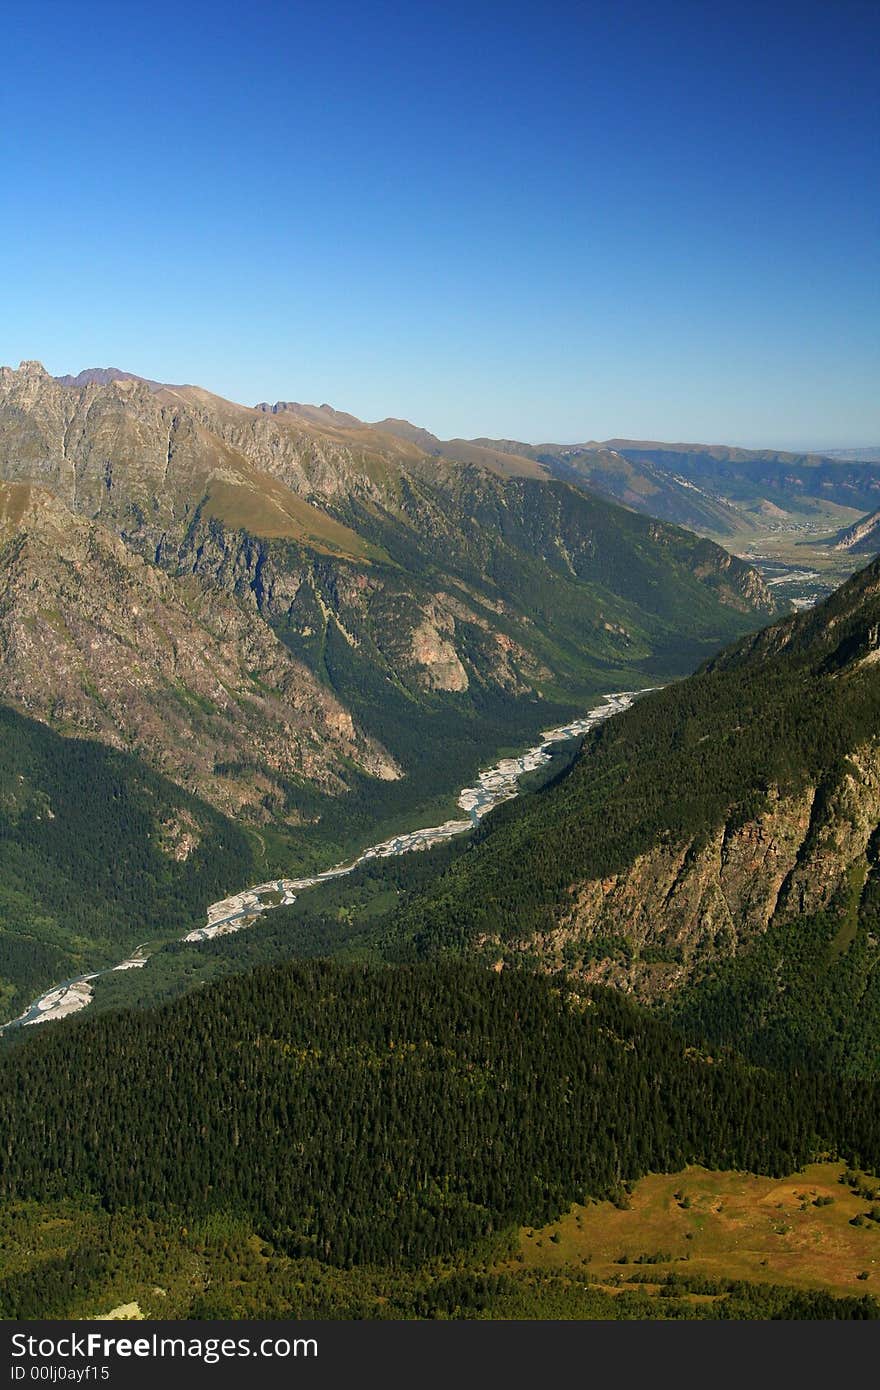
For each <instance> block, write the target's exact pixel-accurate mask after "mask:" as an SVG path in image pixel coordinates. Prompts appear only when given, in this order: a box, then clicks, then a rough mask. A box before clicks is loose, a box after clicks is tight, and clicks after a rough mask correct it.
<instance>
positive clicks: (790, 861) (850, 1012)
mask: <svg viewBox="0 0 880 1390" xmlns="http://www.w3.org/2000/svg"><path fill="white" fill-rule="evenodd" d="M878 633H880V562H874V563H872V564H871V565H869V566H868V567H867V568H866V569H865V570H863V571H861V572H860V573H859V574H857V575H856V576H855V577H854V578H853V579H852V580H851V581H849V582H848V583H847V584H846V585H844V586H843V588H842V589H840V590H839V591H837V592H836V593H835V594H834V595H832V597H831V598H830V599H829V600H827V601H826V602H825V603H824V604H823V605H821V607H819V608H816V609H815V610H812V611H811V612H808V613H804V614H800V615H797V616H795V617H793V618H789V619H786V620H785V621H783V622H782V623H779V624H776V625H775V626H772V627H770V628H767V629H764V630H763V631H762V632H760V633H758V634H756V635H755V636H754V637H750V638H746V639H744V640H743V641H742V642H741V643H739V644H738V645H736V646H734V647H732V648H730V649H729V650H728V651H726V652H724V653H722V654H721V655H720V656H719V657H718V658H717V659H715V660H713V661H711V662H709V663H708V664H707V665H706V666H705V667H704V668H703V669H702V670H701V671H700V672H698V673H697V674H696V675H695V676H692V677H690V678H689V679H688V680H686V681H684V682H682V683H681V684H679V685H676V686H673V687H670V688H667V689H666V690H664V691H661V692H659V693H657V694H654V695H649V696H646V697H644V698H643V699H642V700H640V701H638V702H637V703H636V705H635V706H634V707H633V708H632V709H631V710H629V711H628V712H626V713H625V714H623V715H621V716H619V717H617V718H615V719H613V720H611V721H609V722H608V723H607V724H606V725H603V726H602V728H601V729H600V730H598V731H597V732H596V733H595V734H594V735H592V736H591V737H590V738H589V739H588V740H587V741H586V743H585V746H584V749H583V752H582V754H581V756H580V758H579V759H578V761H577V763H576V764H575V766H574V768H573V769H572V771H571V772H570V773H569V774H568V775H567V776H566V777H564V778H563V779H562V781H560V782H559V783H558V784H557V785H556V786H555V787H553V788H551V789H550V790H548V791H547V792H545V793H543V794H541V795H539V796H536V797H533V798H531V800H530V801H527V802H524V803H522V804H520V803H516V804H514V805H512V806H510V807H509V808H503V809H502V810H501V811H500V812H498V813H497V814H496V815H495V816H494V817H493V818H492V819H491V821H490V822H489V823H488V824H487V825H486V827H485V829H484V831H483V834H482V837H481V842H480V843H479V844H478V845H477V846H476V847H475V848H474V849H473V850H472V852H471V853H470V854H468V855H466V856H464V857H463V858H462V859H461V860H460V861H458V862H457V863H455V864H454V865H453V866H452V867H451V868H450V869H449V870H448V871H447V873H446V875H445V876H444V877H443V878H442V879H441V880H440V882H439V883H438V885H437V888H436V890H435V891H434V892H431V893H429V894H428V895H427V898H426V900H425V901H423V902H422V903H421V904H420V905H418V906H417V907H416V908H414V909H413V910H412V911H411V912H410V913H409V917H408V919H407V921H406V922H405V923H404V924H403V926H404V927H405V930H406V931H407V932H408V933H409V936H410V939H411V940H412V941H413V943H414V949H416V951H418V952H424V951H427V952H432V951H435V950H437V949H444V948H449V947H452V948H461V946H463V945H470V946H473V945H477V946H478V947H479V948H480V950H481V951H482V952H483V953H484V954H485V955H487V956H488V957H489V958H491V959H503V960H507V961H509V962H514V961H517V960H524V961H531V962H533V963H536V964H540V965H541V966H542V967H544V968H547V967H550V968H558V967H563V966H564V967H565V968H567V969H568V970H570V971H572V972H573V973H574V975H575V976H576V977H578V978H581V979H584V980H589V981H602V982H605V983H612V984H615V985H618V986H620V987H623V988H626V989H632V990H635V991H636V992H637V993H638V994H639V995H640V996H641V997H642V998H643V999H645V1000H649V1001H655V1002H662V1001H665V1000H667V999H669V998H670V997H671V996H674V995H676V994H677V993H679V992H684V991H687V990H690V991H695V990H697V989H698V988H700V987H701V982H702V985H705V984H706V982H708V981H710V980H712V978H713V977H716V978H717V975H718V971H719V970H720V969H722V967H723V963H724V962H725V961H730V960H732V959H734V958H736V957H739V956H742V957H743V959H745V958H746V957H747V956H748V953H749V951H750V950H751V949H755V948H756V943H761V942H762V941H764V942H768V941H770V942H771V943H772V950H771V952H770V955H769V956H768V955H767V954H766V951H767V950H768V949H769V948H767V947H766V946H762V950H764V951H765V955H764V956H763V957H762V960H763V961H764V964H763V966H762V978H764V976H766V973H767V971H770V972H771V974H772V971H773V970H774V969H775V968H776V965H778V964H779V962H780V960H781V959H783V958H787V959H788V960H789V961H791V960H792V959H794V958H795V957H794V955H793V954H792V953H793V952H794V953H795V955H796V954H797V953H798V952H801V953H802V954H803V953H806V955H808V956H809V960H808V962H807V963H806V964H805V963H804V962H802V963H801V964H802V968H799V970H798V971H797V972H795V974H796V976H797V978H796V979H794V977H792V989H793V990H794V993H795V994H796V996H797V997H796V999H794V1001H793V1002H791V1009H790V1012H791V1014H792V1016H791V1018H790V1019H789V1034H790V1036H789V1038H788V1042H787V1043H786V1044H785V1046H783V1044H782V1041H781V1040H780V1038H779V1036H778V1035H777V1036H776V1037H770V1035H769V1034H767V1033H766V1030H765V1033H764V1034H763V1035H762V1036H763V1042H762V1041H761V1040H760V1039H759V1038H758V1033H759V1032H760V1029H759V1028H758V1022H759V1020H758V1019H757V1018H756V1017H755V1016H754V1015H753V1014H750V1013H749V1010H747V1009H744V1008H743V1007H742V1001H740V1004H738V1005H734V1003H733V1002H732V996H731V994H730V990H734V992H735V985H736V982H735V981H731V980H729V981H728V985H729V989H728V994H727V996H726V1000H725V1002H724V1003H723V1004H722V1002H721V1000H720V998H719V999H718V1000H717V1001H716V1003H717V1007H716V1008H715V1014H714V1016H715V1018H716V1022H717V1019H718V1018H719V1017H720V1016H721V1013H722V1012H724V1011H726V1015H725V1016H726V1018H727V1029H726V1032H725V1034H724V1036H725V1038H726V1040H727V1041H729V1042H733V1041H735V1042H736V1044H737V1045H739V1046H746V1047H748V1046H750V1045H752V1044H753V1045H754V1046H755V1048H756V1049H757V1052H756V1055H762V1054H761V1048H762V1047H764V1046H766V1047H767V1048H768V1050H769V1052H770V1053H772V1054H773V1060H779V1058H780V1056H784V1060H785V1061H786V1063H788V1064H793V1063H796V1062H797V1060H798V1059H800V1060H801V1061H803V1060H804V1057H805V1056H806V1055H807V1054H808V1053H810V1052H811V1049H812V1054H811V1055H815V1057H817V1058H819V1059H820V1060H821V1059H822V1058H824V1062H823V1065H824V1063H827V1060H828V1056H829V1055H830V1054H831V1053H834V1055H835V1058H836V1061H837V1062H839V1063H840V1065H842V1066H849V1067H851V1068H852V1069H854V1070H860V1071H867V1072H874V1071H877V1070H880V970H876V969H875V965H876V964H877V963H878V960H880V935H878V932H877V910H878V877H877V861H878V842H880V837H878V834H877V830H878V825H880V742H878V737H877V729H878V726H880V674H878V670H880V667H878V654H880V637H878ZM797 943H800V944H799V945H798V944H797ZM771 957H772V960H771ZM774 962H775V964H774ZM740 978H742V977H740ZM752 983H753V984H754V981H753V982H752ZM736 987H737V988H738V986H736ZM771 997H772V992H771ZM771 997H768V996H767V995H765V996H764V997H763V1002H762V1010H761V1011H759V1012H761V1015H762V1016H761V1020H760V1024H761V1028H764V1025H765V1024H768V1026H769V1022H772V1020H769V1021H768V1013H769V1014H773V1011H774V1009H775V1008H776V1004H772V1005H771ZM844 997H845V998H846V1005H845V1006H844V1004H843V999H844ZM808 999H809V1001H810V1008H811V1016H808V1014H807V1000H808ZM823 1011H824V1012H823ZM698 1012H699V1011H698ZM711 1014H712V1011H707V1010H706V1009H705V1008H704V1009H703V1010H702V1012H701V1013H700V1017H701V1019H702V1026H703V1028H704V1030H705V1031H706V1032H709V1033H711V1032H712V1029H711V1028H710V1027H709V1023H710V1021H711ZM820 1014H821V1015H822V1019H821V1022H820V1021H819V1015H820ZM738 1018H739V1025H738V1024H737V1019H738ZM750 1020H751V1021H750ZM811 1030H813V1031H814V1032H815V1034H816V1035H818V1033H819V1032H821V1033H822V1035H823V1039H824V1041H823V1042H822V1043H821V1045H820V1044H819V1043H818V1042H817V1041H816V1037H815V1036H813V1035H812V1033H811ZM772 1031H773V1030H772V1028H771V1029H770V1032H771V1033H772ZM814 1043H815V1047H814V1046H813V1044H814Z"/></svg>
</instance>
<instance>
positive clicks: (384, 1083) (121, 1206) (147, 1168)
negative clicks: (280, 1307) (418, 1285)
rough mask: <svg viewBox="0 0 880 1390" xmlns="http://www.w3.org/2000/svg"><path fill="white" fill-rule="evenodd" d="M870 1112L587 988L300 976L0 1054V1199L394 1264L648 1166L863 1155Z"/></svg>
mask: <svg viewBox="0 0 880 1390" xmlns="http://www.w3.org/2000/svg"><path fill="white" fill-rule="evenodd" d="M877 1102H878V1095H877V1093H876V1090H875V1088H874V1087H873V1086H870V1085H865V1084H863V1083H860V1084H847V1083H846V1082H843V1083H840V1084H837V1083H832V1082H829V1081H823V1080H822V1079H821V1078H817V1077H813V1078H806V1077H805V1078H803V1079H802V1082H801V1084H800V1085H799V1086H798V1087H797V1088H793V1087H792V1086H791V1085H790V1082H789V1081H788V1080H787V1079H784V1078H781V1077H774V1076H773V1075H772V1074H770V1073H764V1072H761V1071H759V1070H754V1069H749V1068H746V1067H744V1066H742V1065H740V1064H736V1063H733V1062H731V1063H718V1062H715V1063H709V1062H707V1061H704V1060H702V1059H701V1058H700V1056H699V1055H697V1054H695V1053H693V1052H692V1051H691V1050H690V1049H688V1048H686V1046H685V1045H684V1043H683V1042H682V1041H681V1039H680V1038H678V1037H677V1036H676V1034H675V1033H674V1032H673V1031H672V1030H671V1029H670V1028H669V1027H668V1026H666V1025H664V1024H662V1023H659V1022H657V1021H655V1020H652V1019H651V1018H649V1017H647V1016H645V1015H644V1014H643V1013H642V1012H640V1011H639V1010H637V1009H636V1008H634V1007H633V1006H632V1005H631V1004H629V1003H628V1002H627V1001H626V1000H625V999H623V998H622V997H621V996H619V995H616V994H614V993H612V992H609V991H604V990H597V991H592V992H591V993H589V994H588V995H587V996H586V997H584V998H573V997H570V996H566V995H565V994H560V993H559V992H558V991H557V990H556V989H554V988H553V987H552V986H551V985H550V983H549V982H548V981H546V980H544V979H541V978H539V977H534V976H531V975H527V974H523V973H517V972H511V973H505V974H504V975H501V976H496V975H493V974H491V973H490V972H486V971H485V970H483V969H481V968H478V967H475V966H467V965H464V964H460V963H456V964H442V965H432V966H421V967H415V968H411V967H402V968H399V969H396V970H388V969H378V970H375V969H374V970H369V969H364V968H361V967H342V966H338V965H333V964H330V963H327V962H323V963H322V962H313V963H308V962H306V963H299V964H289V965H285V966H279V967H274V968H271V969H261V970H257V971H254V972H251V973H249V974H247V975H244V976H239V977H237V978H235V979H231V980H227V981H224V982H223V983H222V984H219V985H214V986H210V987H208V988H206V989H204V990H202V991H200V992H198V993H196V994H195V995H192V996H189V997H188V998H186V999H184V1000H180V1001H178V1002H177V1003H174V1004H172V1005H170V1006H167V1007H166V1008H164V1009H160V1010H157V1011H144V1012H139V1011H135V1012H132V1013H127V1014H115V1015H113V1014H111V1015H104V1016H102V1017H100V1018H97V1019H93V1020H91V1021H85V1022H71V1023H68V1024H60V1025H57V1026H55V1027H53V1028H52V1029H51V1030H48V1031H47V1032H46V1033H45V1034H43V1035H42V1036H39V1037H37V1038H33V1039H30V1040H28V1042H27V1043H26V1044H25V1045H22V1046H19V1047H16V1048H14V1049H12V1050H8V1051H7V1052H6V1053H5V1054H4V1055H3V1056H2V1058H0V1132H2V1133H4V1134H6V1135H9V1136H14V1137H15V1141H14V1143H9V1144H8V1145H6V1146H5V1148H4V1150H3V1152H2V1156H0V1201H2V1202H3V1203H5V1204H8V1203H14V1202H21V1201H23V1200H24V1201H27V1200H34V1199H36V1200H39V1201H48V1200H53V1201H54V1200H58V1199H75V1200H77V1201H83V1200H85V1199H89V1198H94V1199H96V1200H97V1202H98V1204H99V1206H100V1207H102V1208H104V1209H105V1210H106V1211H108V1212H119V1213H124V1212H126V1211H136V1212H140V1213H141V1214H142V1215H143V1216H145V1217H147V1218H149V1219H150V1220H153V1221H162V1220H166V1219H171V1220H177V1221H178V1222H179V1223H180V1224H181V1225H183V1226H186V1227H189V1226H190V1225H192V1224H193V1223H197V1222H199V1221H206V1220H208V1219H209V1218H211V1219H213V1220H214V1221H215V1223H216V1222H217V1221H220V1220H221V1219H222V1220H224V1221H232V1222H233V1223H234V1222H235V1221H237V1220H241V1221H244V1222H246V1223H248V1224H249V1226H250V1227H251V1229H253V1230H255V1231H256V1232H258V1233H259V1234H260V1236H261V1237H262V1238H263V1239H264V1240H266V1241H269V1242H270V1243H271V1245H272V1247H273V1248H274V1249H276V1250H277V1251H278V1252H279V1253H281V1254H283V1255H285V1256H286V1257H289V1258H295V1259H303V1258H313V1259H317V1260H318V1261H320V1262H322V1263H327V1264H330V1265H333V1266H340V1267H349V1266H355V1265H366V1264H371V1263H372V1264H383V1265H386V1266H390V1267H396V1268H414V1267H416V1266H418V1265H420V1264H423V1263H424V1262H425V1261H428V1260H431V1259H435V1258H437V1257H440V1256H449V1255H452V1254H453V1253H454V1252H455V1251H457V1250H465V1249H471V1250H474V1249H477V1248H479V1247H480V1246H483V1248H488V1247H486V1246H485V1242H487V1241H494V1240H496V1239H497V1238H498V1237H499V1236H500V1235H502V1234H503V1233H504V1232H505V1231H506V1230H509V1229H511V1228H512V1227H514V1226H517V1225H520V1224H522V1223H525V1222H528V1223H540V1222H541V1221H544V1220H547V1219H549V1218H551V1217H553V1216H555V1215H556V1214H558V1213H559V1212H561V1211H563V1210H565V1209H566V1208H567V1207H568V1205H569V1204H570V1203H571V1202H572V1201H573V1200H582V1199H583V1198H584V1197H585V1196H589V1195H592V1196H596V1197H602V1196H609V1195H610V1196H618V1197H620V1198H621V1199H622V1198H623V1195H624V1184H625V1183H626V1182H627V1181H628V1180H630V1179H634V1178H637V1177H638V1176H640V1175H641V1174H643V1173H645V1172H647V1171H650V1170H664V1171H676V1170H677V1169H679V1168H681V1167H682V1166H684V1165H685V1164H686V1163H690V1162H699V1163H702V1164H705V1165H709V1166H714V1167H721V1168H726V1167H732V1168H743V1169H750V1170H752V1171H759V1172H768V1173H771V1174H784V1173H788V1172H790V1171H793V1170H794V1169H796V1168H797V1167H799V1166H800V1165H802V1164H804V1163H805V1162H807V1161H809V1160H811V1159H813V1158H814V1157H816V1156H817V1155H818V1154H822V1153H832V1154H839V1155H840V1156H842V1157H843V1158H845V1159H847V1160H851V1161H854V1162H856V1161H857V1162H861V1163H863V1164H865V1165H868V1166H870V1165H876V1164H877V1163H878V1161H880V1106H878V1103H877ZM221 1228H222V1227H221Z"/></svg>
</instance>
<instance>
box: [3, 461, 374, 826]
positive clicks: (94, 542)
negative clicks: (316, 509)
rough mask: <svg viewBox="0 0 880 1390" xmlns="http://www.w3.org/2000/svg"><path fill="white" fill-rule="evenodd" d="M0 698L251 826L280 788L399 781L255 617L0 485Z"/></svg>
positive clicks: (44, 497)
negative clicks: (135, 757)
mask: <svg viewBox="0 0 880 1390" xmlns="http://www.w3.org/2000/svg"><path fill="white" fill-rule="evenodd" d="M0 699H3V700H6V701H8V702H10V703H13V704H15V705H16V706H18V707H19V708H20V709H22V710H25V711H26V712H27V713H29V714H31V715H36V716H38V717H40V718H42V719H44V720H46V721H47V722H51V723H53V724H54V725H55V727H56V728H58V729H59V730H60V731H62V732H65V733H75V734H80V735H82V734H86V735H90V736H92V737H95V738H98V739H100V740H101V741H102V742H105V743H108V744H111V745H112V746H114V747H118V748H125V749H127V750H129V751H132V752H137V753H139V754H140V755H141V756H142V757H144V758H145V759H146V760H147V761H148V762H149V763H150V764H151V765H152V766H153V767H155V768H156V769H157V770H159V771H162V772H164V773H165V774H166V775H168V776H170V777H172V778H173V779H174V780H175V781H177V782H178V783H179V784H180V785H181V786H185V787H187V788H189V789H190V790H192V791H194V792H196V793H198V794H199V795H202V796H204V797H206V798H207V799H208V800H210V801H212V802H213V803H214V804H215V805H217V806H219V807H220V808H222V809H224V810H226V811H228V812H241V811H242V810H245V809H247V810H250V811H251V812H252V813H253V814H254V815H256V816H257V817H258V818H261V819H265V818H266V817H267V816H268V815H269V814H270V812H271V811H272V810H274V811H275V813H276V814H277V813H283V811H284V809H285V797H284V784H285V782H286V781H289V780H291V779H294V780H296V779H302V778H305V779H307V780H308V781H310V782H312V783H314V784H316V785H317V786H320V787H323V788H325V789H326V790H328V791H332V790H334V789H339V788H340V787H342V786H344V782H343V781H342V774H343V771H344V770H345V769H346V768H347V767H348V766H350V765H352V764H354V765H357V766H360V768H361V769H362V770H363V771H364V772H367V773H369V774H372V775H373V776H377V777H386V778H393V777H396V776H398V775H399V771H398V769H397V768H396V767H395V765H394V762H393V760H392V759H390V758H389V757H388V755H387V754H385V753H384V751H383V750H382V749H381V747H380V746H379V745H377V744H376V743H375V742H374V741H372V740H370V739H369V738H368V737H367V736H365V735H364V734H363V733H362V732H360V731H359V730H358V729H357V728H356V727H355V726H354V724H353V723H352V720H351V718H350V716H349V715H348V713H347V712H346V711H345V710H344V709H343V708H342V706H341V705H340V703H339V702H338V700H336V699H335V697H334V696H333V695H332V693H331V692H330V691H328V690H327V689H326V688H325V687H323V686H321V685H319V683H318V682H317V681H316V680H315V678H314V676H312V674H311V673H310V672H309V671H308V670H307V668H306V667H305V666H304V665H303V663H302V662H301V661H298V660H297V659H296V658H295V657H293V656H292V654H291V653H290V651H289V650H288V649H287V648H286V647H285V646H284V645H283V644H282V643H281V642H279V641H278V640H277V638H275V637H274V635H273V634H272V632H271V631H270V630H269V629H268V628H267V627H266V625H265V624H264V623H262V622H261V621H260V620H259V618H258V616H257V615H256V614H255V613H249V612H248V611H247V610H246V609H244V608H242V607H241V606H240V605H239V604H237V603H236V602H235V601H234V599H231V598H229V597H228V596H227V595H226V594H225V593H224V592H223V591H222V590H221V589H218V588H215V587H212V586H210V585H207V584H206V585H201V586H200V585H198V584H196V583H194V582H193V581H186V580H183V579H176V578H172V577H171V576H169V575H167V574H165V573H163V572H162V571H161V570H160V569H157V568H156V567H155V566H153V565H149V564H147V563H145V562H144V560H142V559H141V558H140V557H138V556H137V555H134V554H132V553H131V551H129V550H128V549H126V547H125V546H124V545H123V544H122V542H121V541H119V540H117V539H116V538H115V537H113V536H112V535H110V534H109V533H108V532H107V531H106V530H105V529H104V527H102V526H100V525H99V524H96V523H94V522H91V521H88V520H86V519H85V518H84V517H82V516H75V515H73V514H72V513H71V512H69V511H68V509H67V508H66V507H65V506H64V505H63V504H62V503H61V502H60V501H59V500H58V499H57V498H56V497H54V496H52V494H50V493H47V492H45V491H44V490H43V489H41V488H36V487H32V486H30V485H28V484H23V483H18V484H10V483H7V484H2V485H0Z"/></svg>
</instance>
